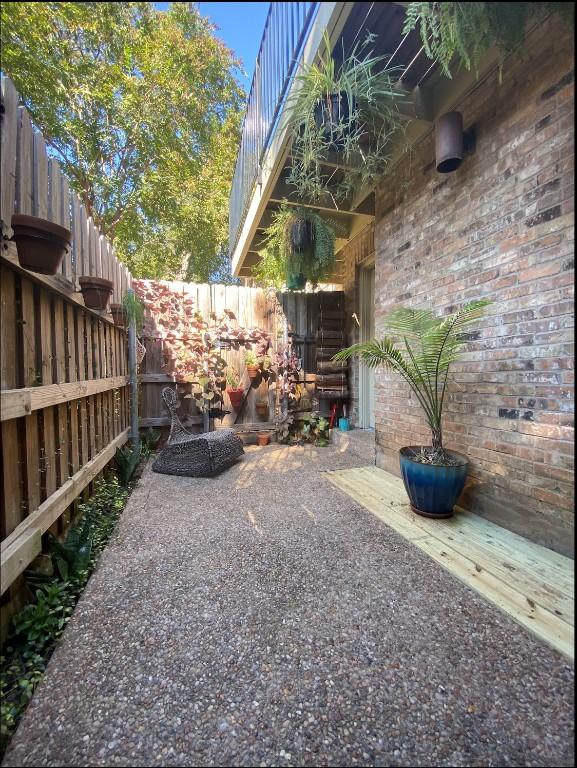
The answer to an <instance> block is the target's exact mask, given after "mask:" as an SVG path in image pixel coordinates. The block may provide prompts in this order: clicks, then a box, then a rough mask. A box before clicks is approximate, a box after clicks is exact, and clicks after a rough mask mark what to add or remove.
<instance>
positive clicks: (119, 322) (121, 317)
mask: <svg viewBox="0 0 577 768" xmlns="http://www.w3.org/2000/svg"><path fill="white" fill-rule="evenodd" d="M109 309H110V314H111V315H112V321H113V322H114V325H116V326H118V327H119V328H126V316H125V314H124V307H123V306H122V304H111V305H110V307H109Z"/></svg>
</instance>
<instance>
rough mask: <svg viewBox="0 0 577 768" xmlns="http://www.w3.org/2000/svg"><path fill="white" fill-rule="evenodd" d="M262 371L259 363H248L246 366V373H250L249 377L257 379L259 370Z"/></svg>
mask: <svg viewBox="0 0 577 768" xmlns="http://www.w3.org/2000/svg"><path fill="white" fill-rule="evenodd" d="M259 371H260V366H258V365H247V366H246V373H247V375H248V378H249V379H256V377H257V376H258V372H259Z"/></svg>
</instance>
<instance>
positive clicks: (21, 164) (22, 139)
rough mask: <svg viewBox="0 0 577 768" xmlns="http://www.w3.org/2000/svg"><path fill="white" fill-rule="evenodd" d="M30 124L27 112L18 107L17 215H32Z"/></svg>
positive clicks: (31, 138) (31, 136)
mask: <svg viewBox="0 0 577 768" xmlns="http://www.w3.org/2000/svg"><path fill="white" fill-rule="evenodd" d="M33 138H34V137H33V134H32V123H31V122H30V116H29V115H28V110H27V109H26V108H25V107H18V132H17V138H16V195H15V197H16V204H15V210H16V212H17V213H26V214H29V215H33V210H34V209H33V204H32V183H33V176H34V173H33V168H32V158H33V154H32V142H33Z"/></svg>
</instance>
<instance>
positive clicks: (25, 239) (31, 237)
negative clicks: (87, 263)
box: [12, 213, 72, 275]
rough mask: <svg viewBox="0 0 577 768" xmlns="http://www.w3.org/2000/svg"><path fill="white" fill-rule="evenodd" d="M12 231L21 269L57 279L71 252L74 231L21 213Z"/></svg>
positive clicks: (16, 216) (18, 214) (14, 217)
mask: <svg viewBox="0 0 577 768" xmlns="http://www.w3.org/2000/svg"><path fill="white" fill-rule="evenodd" d="M12 229H13V231H14V235H13V239H14V241H15V243H16V248H17V250H18V260H19V261H20V265H21V266H22V267H24V269H29V270H31V271H32V272H40V274H41V275H55V274H56V273H57V272H58V270H59V269H60V265H61V264H62V259H63V258H64V256H65V254H66V252H67V251H68V250H69V249H70V244H71V243H72V233H71V232H70V230H69V229H66V228H65V227H61V226H60V224H55V223H54V222H53V221H47V220H46V219H38V218H36V217H35V216H27V215H25V214H20V213H16V214H14V215H13V216H12Z"/></svg>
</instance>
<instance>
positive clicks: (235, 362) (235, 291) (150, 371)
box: [135, 281, 285, 431]
mask: <svg viewBox="0 0 577 768" xmlns="http://www.w3.org/2000/svg"><path fill="white" fill-rule="evenodd" d="M148 282H149V281H136V283H135V290H136V292H137V294H138V293H139V286H143V288H144V287H145V286H146V284H147V283H148ZM151 284H152V285H155V283H154V282H151ZM162 285H165V286H166V287H167V288H168V289H169V291H170V293H172V294H174V295H177V296H186V297H189V298H190V299H191V300H192V302H193V307H194V309H195V310H197V311H199V312H200V313H201V314H202V316H203V317H205V318H208V317H209V316H210V314H211V312H212V313H215V314H216V315H221V314H222V313H223V311H224V310H225V309H227V310H229V311H231V312H233V313H234V315H235V317H236V318H237V321H238V324H239V325H240V326H243V327H245V328H255V327H258V328H260V329H262V330H264V331H267V332H268V333H270V335H271V338H272V340H273V346H274V337H275V335H276V334H277V333H279V334H281V335H282V334H283V333H284V330H285V329H284V326H283V324H282V323H279V322H278V318H277V320H275V305H274V301H273V300H272V297H270V296H267V293H266V292H265V291H263V290H262V289H260V288H248V287H245V286H240V285H216V284H212V285H208V284H206V283H204V284H199V283H182V282H178V281H171V282H164V281H163V283H162ZM146 314H147V317H148V321H147V323H146V328H147V329H150V330H149V331H148V332H147V333H145V335H143V336H142V337H141V341H142V342H143V344H144V346H145V347H146V355H145V356H144V359H143V361H142V363H141V365H140V367H139V384H140V394H139V399H140V407H139V413H140V426H141V427H164V426H167V425H168V424H169V418H168V415H167V412H166V409H165V408H164V404H163V402H162V398H161V393H162V390H163V388H164V387H165V386H167V385H169V384H174V382H175V378H174V376H173V375H171V374H170V373H169V372H168V371H170V368H171V365H170V351H169V345H168V344H167V343H166V342H165V340H164V339H163V338H162V337H160V336H159V334H157V333H155V332H154V314H153V313H152V312H151V311H150V310H149V309H147V310H146ZM151 320H152V322H151ZM244 352H245V349H244V348H241V349H238V350H235V349H222V350H221V354H222V357H223V358H224V359H225V360H226V361H227V364H228V365H230V366H233V367H234V368H235V369H236V370H237V371H238V372H239V374H240V375H241V382H242V385H243V386H244V388H245V390H246V398H245V400H244V402H243V405H242V408H241V409H240V410H239V411H235V410H232V409H231V407H230V404H229V402H228V396H227V395H225V403H224V408H225V409H226V410H230V411H231V413H230V414H229V415H227V416H225V417H224V419H222V420H221V419H219V420H217V421H216V424H217V425H221V424H222V425H232V424H235V423H236V424H239V425H240V424H256V423H259V424H260V425H261V426H262V422H265V421H266V422H268V418H267V417H266V416H265V417H263V418H259V417H258V416H257V414H256V409H255V406H256V403H257V402H258V401H260V402H265V401H267V400H268V401H269V409H270V417H271V418H272V415H273V413H274V399H273V398H272V392H270V391H269V388H268V386H267V383H266V382H264V381H260V382H259V384H258V386H252V385H250V382H249V379H248V377H247V375H246V374H245V365H244ZM179 415H180V416H181V418H182V419H183V421H184V422H185V424H187V426H190V427H193V428H195V429H196V430H197V431H201V430H202V424H203V418H202V414H201V412H200V411H199V410H198V408H196V406H195V405H194V402H193V401H192V400H186V399H182V402H181V406H180V410H179Z"/></svg>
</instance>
